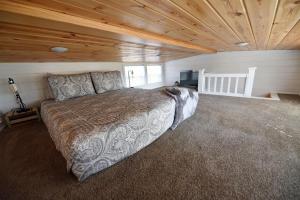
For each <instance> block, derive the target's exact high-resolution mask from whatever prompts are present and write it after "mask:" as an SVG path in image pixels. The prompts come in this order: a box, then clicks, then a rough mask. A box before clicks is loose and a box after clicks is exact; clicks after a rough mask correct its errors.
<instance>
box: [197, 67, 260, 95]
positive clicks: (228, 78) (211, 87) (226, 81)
mask: <svg viewBox="0 0 300 200" xmlns="http://www.w3.org/2000/svg"><path fill="white" fill-rule="evenodd" d="M255 70H256V67H250V68H248V73H247V74H246V73H245V74H213V73H204V71H205V69H202V70H200V71H199V79H198V91H199V93H204V94H215V95H225V96H241V97H243V96H244V97H251V94H252V88H253V83H254V76H255ZM240 80H243V82H242V81H240ZM233 83H234V85H232V84H233ZM239 83H240V84H239ZM241 84H243V85H241ZM232 86H234V87H232ZM232 89H233V90H232ZM240 90H242V91H240Z"/></svg>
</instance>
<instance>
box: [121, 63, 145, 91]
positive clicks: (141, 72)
mask: <svg viewBox="0 0 300 200" xmlns="http://www.w3.org/2000/svg"><path fill="white" fill-rule="evenodd" d="M125 77H126V85H127V87H135V86H142V85H145V84H146V80H145V77H146V72H145V67H144V66H143V65H142V66H125Z"/></svg>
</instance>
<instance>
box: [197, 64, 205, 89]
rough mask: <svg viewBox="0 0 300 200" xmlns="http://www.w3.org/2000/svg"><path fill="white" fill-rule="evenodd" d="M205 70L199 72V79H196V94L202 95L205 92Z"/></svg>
mask: <svg viewBox="0 0 300 200" xmlns="http://www.w3.org/2000/svg"><path fill="white" fill-rule="evenodd" d="M204 72H205V69H201V70H199V77H198V93H203V92H204V90H205V76H204Z"/></svg>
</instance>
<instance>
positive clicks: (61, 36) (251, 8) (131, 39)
mask: <svg viewBox="0 0 300 200" xmlns="http://www.w3.org/2000/svg"><path fill="white" fill-rule="evenodd" d="M299 19H300V0H0V42H1V46H0V62H32V61H34V62H46V61H48V62H49V61H122V62H165V61H169V60H174V59H179V58H184V57H189V56H193V55H197V54H203V53H214V52H217V51H239V50H262V49H300V20H299ZM240 42H247V43H249V45H248V46H246V47H239V46H237V43H240ZM55 46H62V47H67V48H68V49H69V51H68V52H65V53H55V52H51V48H52V47H55Z"/></svg>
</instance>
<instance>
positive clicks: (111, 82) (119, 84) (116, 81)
mask: <svg viewBox="0 0 300 200" xmlns="http://www.w3.org/2000/svg"><path fill="white" fill-rule="evenodd" d="M91 77H92V80H93V83H94V87H95V90H96V92H97V94H100V93H103V92H106V91H110V90H119V89H122V88H123V87H124V86H123V81H122V76H121V72H120V71H109V72H91Z"/></svg>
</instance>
